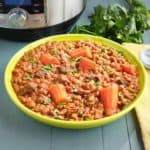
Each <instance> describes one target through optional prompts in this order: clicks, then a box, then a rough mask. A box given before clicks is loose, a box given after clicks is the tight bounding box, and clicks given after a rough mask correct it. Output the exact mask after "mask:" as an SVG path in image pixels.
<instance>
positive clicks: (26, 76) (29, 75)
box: [24, 73, 32, 80]
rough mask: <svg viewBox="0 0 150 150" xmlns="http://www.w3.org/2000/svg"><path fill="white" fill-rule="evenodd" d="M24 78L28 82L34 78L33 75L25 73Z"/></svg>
mask: <svg viewBox="0 0 150 150" xmlns="http://www.w3.org/2000/svg"><path fill="white" fill-rule="evenodd" d="M24 77H25V78H26V79H28V80H30V79H31V78H32V75H31V74H29V73H25V75H24Z"/></svg>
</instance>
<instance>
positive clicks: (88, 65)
mask: <svg viewBox="0 0 150 150" xmlns="http://www.w3.org/2000/svg"><path fill="white" fill-rule="evenodd" d="M79 68H80V69H81V70H84V71H89V70H94V69H95V68H96V63H95V62H94V61H92V60H90V59H88V58H81V60H80V62H79Z"/></svg>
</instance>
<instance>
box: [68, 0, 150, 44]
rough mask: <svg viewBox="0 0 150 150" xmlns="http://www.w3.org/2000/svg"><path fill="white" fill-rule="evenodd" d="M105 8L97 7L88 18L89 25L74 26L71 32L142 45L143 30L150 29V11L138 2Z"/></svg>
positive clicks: (115, 4)
mask: <svg viewBox="0 0 150 150" xmlns="http://www.w3.org/2000/svg"><path fill="white" fill-rule="evenodd" d="M123 2H124V3H125V5H124V6H122V5H120V4H118V3H114V4H110V5H109V6H108V7H107V8H105V7H103V6H102V5H97V6H96V7H95V8H94V13H93V14H91V15H90V16H89V19H90V24H89V25H79V26H75V27H74V28H73V30H72V31H71V32H73V33H85V34H92V35H100V36H103V37H106V38H109V39H112V40H114V41H117V42H120V43H122V42H134V43H142V42H143V36H142V34H143V33H144V31H145V30H148V29H150V10H148V9H147V8H146V6H145V5H144V4H143V3H142V2H141V1H140V0H124V1H123Z"/></svg>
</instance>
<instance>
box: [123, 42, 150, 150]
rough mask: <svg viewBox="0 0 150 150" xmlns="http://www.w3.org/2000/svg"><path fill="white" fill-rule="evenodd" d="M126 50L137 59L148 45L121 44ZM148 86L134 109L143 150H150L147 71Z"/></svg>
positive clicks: (149, 101) (148, 72) (149, 85)
mask: <svg viewBox="0 0 150 150" xmlns="http://www.w3.org/2000/svg"><path fill="white" fill-rule="evenodd" d="M123 45H124V46H125V47H127V48H128V49H131V50H133V52H134V53H135V55H137V56H138V57H139V53H140V51H141V50H142V49H145V48H150V45H138V44H130V43H124V44H123ZM147 74H148V84H147V85H146V86H147V87H146V90H145V92H144V95H143V97H142V99H141V100H140V101H139V103H138V104H137V105H136V107H135V111H136V114H137V118H138V120H139V123H140V127H141V132H142V137H143V142H144V147H145V150H150V70H147Z"/></svg>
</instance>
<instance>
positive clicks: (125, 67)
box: [122, 64, 136, 74]
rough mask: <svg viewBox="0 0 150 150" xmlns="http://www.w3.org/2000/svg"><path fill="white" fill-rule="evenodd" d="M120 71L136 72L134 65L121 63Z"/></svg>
mask: <svg viewBox="0 0 150 150" xmlns="http://www.w3.org/2000/svg"><path fill="white" fill-rule="evenodd" d="M122 71H123V72H126V73H129V74H135V73H136V66H135V65H130V64H129V65H128V64H126V65H122Z"/></svg>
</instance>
